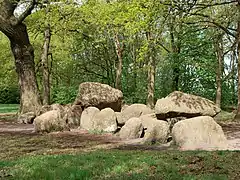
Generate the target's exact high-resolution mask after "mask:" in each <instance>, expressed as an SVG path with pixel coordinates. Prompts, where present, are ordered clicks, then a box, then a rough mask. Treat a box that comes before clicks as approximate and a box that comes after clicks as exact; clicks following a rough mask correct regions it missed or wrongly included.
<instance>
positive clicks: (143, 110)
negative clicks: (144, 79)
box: [118, 104, 153, 125]
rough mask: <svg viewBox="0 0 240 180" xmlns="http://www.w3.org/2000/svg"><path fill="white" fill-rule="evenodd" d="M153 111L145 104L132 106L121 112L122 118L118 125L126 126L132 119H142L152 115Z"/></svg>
mask: <svg viewBox="0 0 240 180" xmlns="http://www.w3.org/2000/svg"><path fill="white" fill-rule="evenodd" d="M151 113H153V110H151V109H150V108H149V107H147V106H146V105H145V104H132V105H130V106H128V107H126V108H125V109H123V111H122V112H121V115H122V117H121V118H119V119H118V123H119V124H120V125H121V124H125V122H127V121H128V120H129V119H130V118H133V117H140V116H141V115H145V114H151Z"/></svg>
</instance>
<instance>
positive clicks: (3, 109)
mask: <svg viewBox="0 0 240 180" xmlns="http://www.w3.org/2000/svg"><path fill="white" fill-rule="evenodd" d="M18 109H19V104H0V113H15V112H17V111H18Z"/></svg>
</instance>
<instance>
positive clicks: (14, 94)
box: [0, 86, 20, 104]
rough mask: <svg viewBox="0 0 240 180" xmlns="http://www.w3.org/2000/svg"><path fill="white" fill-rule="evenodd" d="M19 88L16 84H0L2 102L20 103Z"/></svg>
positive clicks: (0, 101) (0, 100)
mask: <svg viewBox="0 0 240 180" xmlns="http://www.w3.org/2000/svg"><path fill="white" fill-rule="evenodd" d="M19 98H20V94H19V89H18V87H16V86H8V87H6V86H0V104H19Z"/></svg>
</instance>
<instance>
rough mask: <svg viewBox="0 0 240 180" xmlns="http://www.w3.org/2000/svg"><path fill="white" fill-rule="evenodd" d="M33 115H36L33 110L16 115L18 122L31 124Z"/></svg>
mask: <svg viewBox="0 0 240 180" xmlns="http://www.w3.org/2000/svg"><path fill="white" fill-rule="evenodd" d="M35 117H36V114H35V113H34V112H27V113H24V114H20V115H19V116H18V123H24V124H32V123H33V120H34V118H35Z"/></svg>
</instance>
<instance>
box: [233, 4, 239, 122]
mask: <svg viewBox="0 0 240 180" xmlns="http://www.w3.org/2000/svg"><path fill="white" fill-rule="evenodd" d="M237 8H238V16H240V0H238V4H237ZM236 44H237V72H238V86H237V90H238V104H237V113H236V116H235V118H234V119H235V120H238V121H239V120H240V20H239V18H238V22H237V33H236Z"/></svg>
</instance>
